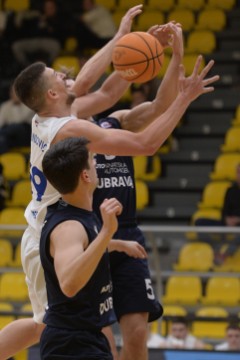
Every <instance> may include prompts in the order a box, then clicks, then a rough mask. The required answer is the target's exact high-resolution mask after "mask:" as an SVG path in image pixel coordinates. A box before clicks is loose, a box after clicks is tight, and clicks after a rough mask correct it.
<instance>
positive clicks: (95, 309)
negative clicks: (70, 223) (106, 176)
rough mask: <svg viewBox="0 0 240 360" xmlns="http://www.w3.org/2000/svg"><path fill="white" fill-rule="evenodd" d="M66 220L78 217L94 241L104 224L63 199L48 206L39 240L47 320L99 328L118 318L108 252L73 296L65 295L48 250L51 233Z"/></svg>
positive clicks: (61, 325)
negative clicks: (113, 297) (46, 302)
mask: <svg viewBox="0 0 240 360" xmlns="http://www.w3.org/2000/svg"><path fill="white" fill-rule="evenodd" d="M67 220H75V221H79V222H80V223H81V224H82V225H83V226H84V228H85V230H86V232H87V235H88V239H89V244H90V243H91V242H92V241H94V239H95V238H96V236H97V234H98V232H99V229H100V226H101V225H100V223H99V220H98V218H97V216H96V215H95V214H94V213H93V212H91V211H87V210H84V209H79V208H76V207H74V206H71V205H69V204H67V203H65V202H63V201H62V200H60V201H59V202H57V203H56V204H54V205H51V206H49V207H48V212H47V216H46V219H45V223H44V226H43V230H42V235H41V240H40V257H41V262H42V265H43V269H44V274H45V280H46V286H47V296H48V308H47V310H46V314H45V317H44V323H45V324H47V325H48V326H51V327H55V328H63V329H70V330H78V329H79V330H81V329H87V330H93V331H98V330H100V329H101V328H102V327H104V326H107V325H109V324H112V323H113V322H115V320H116V318H115V314H114V311H113V302H112V282H111V277H110V272H109V257H108V252H107V251H106V252H105V253H104V255H103V256H102V258H101V260H100V262H99V264H98V266H97V268H96V270H95V272H94V273H93V275H92V277H91V279H90V280H89V281H88V282H87V284H86V285H85V286H84V287H83V288H82V289H81V290H80V291H79V292H78V293H77V294H76V295H75V296H74V297H71V298H69V297H67V296H66V295H64V293H63V292H62V290H61V288H60V286H59V282H58V279H57V276H56V273H55V269H54V262H53V258H52V257H51V255H50V252H49V247H50V240H49V237H50V233H51V232H52V230H53V229H54V228H55V227H56V226H57V225H58V224H60V223H61V222H64V221H67ZM60 240H61V239H60Z"/></svg>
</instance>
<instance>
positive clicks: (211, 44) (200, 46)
mask: <svg viewBox="0 0 240 360" xmlns="http://www.w3.org/2000/svg"><path fill="white" fill-rule="evenodd" d="M215 49H216V37H215V34H214V32H213V31H211V30H193V31H191V32H190V34H189V35H188V38H187V43H186V49H185V53H197V54H210V53H211V52H213V51H214V50H215Z"/></svg>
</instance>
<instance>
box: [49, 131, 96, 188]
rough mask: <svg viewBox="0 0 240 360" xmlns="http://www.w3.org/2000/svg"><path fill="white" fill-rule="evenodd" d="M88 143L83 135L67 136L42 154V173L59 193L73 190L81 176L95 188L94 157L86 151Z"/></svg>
mask: <svg viewBox="0 0 240 360" xmlns="http://www.w3.org/2000/svg"><path fill="white" fill-rule="evenodd" d="M88 144H89V141H88V140H87V139H86V138H84V137H78V138H67V139H64V140H61V141H59V142H58V143H56V144H54V145H52V146H51V147H50V149H48V150H47V152H46V154H45V155H44V157H43V161H42V167H43V173H44V175H45V176H46V178H47V180H48V181H49V182H50V183H51V184H52V186H53V187H55V189H57V190H58V192H59V193H60V194H63V195H64V194H69V193H72V192H74V191H75V190H76V188H77V186H78V184H79V179H80V181H81V177H82V179H84V181H87V182H89V184H90V186H91V187H92V188H93V189H95V187H96V185H97V175H96V169H95V159H94V157H93V154H92V153H89V151H88V148H87V145H88Z"/></svg>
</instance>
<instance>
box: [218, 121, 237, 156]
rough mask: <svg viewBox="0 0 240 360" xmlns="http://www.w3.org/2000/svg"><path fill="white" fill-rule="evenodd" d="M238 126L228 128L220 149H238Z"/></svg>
mask: <svg viewBox="0 0 240 360" xmlns="http://www.w3.org/2000/svg"><path fill="white" fill-rule="evenodd" d="M239 139H240V127H232V128H230V129H229V130H228V131H227V133H226V135H225V140H224V144H223V146H222V151H224V152H225V151H240V141H239Z"/></svg>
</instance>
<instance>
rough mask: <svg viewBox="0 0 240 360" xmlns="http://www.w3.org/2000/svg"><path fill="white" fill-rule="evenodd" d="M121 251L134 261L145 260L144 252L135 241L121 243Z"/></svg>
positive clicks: (145, 254) (145, 253)
mask: <svg viewBox="0 0 240 360" xmlns="http://www.w3.org/2000/svg"><path fill="white" fill-rule="evenodd" d="M121 251H123V252H125V253H126V254H127V255H128V256H131V257H134V258H135V259H138V258H139V259H145V258H147V252H146V250H145V249H144V247H143V246H142V245H140V244H139V243H138V242H137V241H132V240H127V241H126V240H125V241H123V242H122V249H121Z"/></svg>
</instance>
